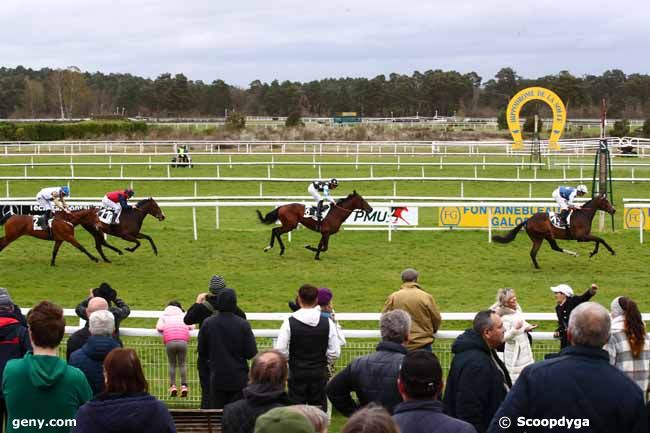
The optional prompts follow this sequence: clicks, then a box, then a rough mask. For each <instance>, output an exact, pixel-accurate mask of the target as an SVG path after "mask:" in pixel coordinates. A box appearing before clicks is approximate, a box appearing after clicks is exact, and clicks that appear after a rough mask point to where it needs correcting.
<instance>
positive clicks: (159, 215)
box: [135, 197, 165, 221]
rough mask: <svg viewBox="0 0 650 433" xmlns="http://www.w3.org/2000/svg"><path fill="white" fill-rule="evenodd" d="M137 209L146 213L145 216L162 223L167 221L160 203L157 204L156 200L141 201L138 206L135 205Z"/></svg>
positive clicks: (150, 198) (151, 198)
mask: <svg viewBox="0 0 650 433" xmlns="http://www.w3.org/2000/svg"><path fill="white" fill-rule="evenodd" d="M135 207H136V208H137V209H139V210H141V211H142V212H144V213H145V214H149V215H151V216H153V217H154V218H156V219H157V220H158V221H162V220H164V219H165V214H164V213H163V211H162V210H161V209H160V206H158V203H156V200H154V199H153V197H149V198H146V199H144V200H140V201H139V202H138V204H136V205H135Z"/></svg>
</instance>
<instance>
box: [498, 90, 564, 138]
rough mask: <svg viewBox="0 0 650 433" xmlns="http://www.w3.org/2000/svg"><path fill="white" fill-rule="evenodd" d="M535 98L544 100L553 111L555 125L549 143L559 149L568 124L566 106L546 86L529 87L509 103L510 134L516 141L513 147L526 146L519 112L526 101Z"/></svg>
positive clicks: (507, 117) (507, 116) (507, 113)
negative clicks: (565, 126) (561, 137)
mask: <svg viewBox="0 0 650 433" xmlns="http://www.w3.org/2000/svg"><path fill="white" fill-rule="evenodd" d="M535 100H537V101H543V102H545V103H546V104H547V105H548V106H549V107H551V111H552V112H553V126H552V127H551V136H550V137H549V139H548V144H549V147H550V148H551V149H552V150H559V149H560V144H559V143H558V141H559V140H560V136H561V135H562V132H563V131H564V125H565V124H566V108H565V107H564V103H563V102H562V100H561V99H560V97H559V96H558V95H557V94H556V93H555V92H553V91H552V90H549V89H545V88H544V87H528V88H526V89H524V90H522V91H520V92H519V93H517V94H516V95H515V96H513V97H512V99H511V100H510V102H509V103H508V109H507V111H506V119H507V121H508V129H510V134H512V139H513V141H514V144H513V145H512V148H513V149H515V150H517V149H522V148H523V147H524V140H523V138H522V135H521V124H520V123H519V113H520V112H521V109H522V107H523V106H524V105H526V103H528V102H530V101H535Z"/></svg>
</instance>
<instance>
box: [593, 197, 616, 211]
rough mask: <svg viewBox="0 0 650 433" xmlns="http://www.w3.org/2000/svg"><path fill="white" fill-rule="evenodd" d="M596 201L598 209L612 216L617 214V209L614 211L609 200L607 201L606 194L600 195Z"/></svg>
mask: <svg viewBox="0 0 650 433" xmlns="http://www.w3.org/2000/svg"><path fill="white" fill-rule="evenodd" d="M594 201H595V203H594V205H595V207H596V209H600V210H604V211H605V212H607V213H608V214H610V215H614V213H616V209H614V206H612V204H611V203H610V202H609V200H607V196H606V195H605V194H598V196H597V197H596V198H595V199H594Z"/></svg>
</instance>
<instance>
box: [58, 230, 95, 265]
mask: <svg viewBox="0 0 650 433" xmlns="http://www.w3.org/2000/svg"><path fill="white" fill-rule="evenodd" d="M64 240H65V241H66V242H68V243H69V244H72V245H74V246H75V247H77V249H78V250H79V251H81V252H82V253H84V254H85V255H87V256H88V258H89V259H90V260H92V261H93V262H95V263H96V262H98V261H99V259H98V258H97V257H95V256H93V255H92V254H90V252H88V250H87V249H86V248H85V247H84V246H83V245H81V244H80V243H79V241H77V240H76V239H75V238H74V236H67V237H66V239H64ZM57 242H58V241H57Z"/></svg>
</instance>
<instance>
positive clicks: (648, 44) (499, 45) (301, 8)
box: [0, 0, 650, 87]
mask: <svg viewBox="0 0 650 433" xmlns="http://www.w3.org/2000/svg"><path fill="white" fill-rule="evenodd" d="M649 51H650V2H649V1H648V0H619V1H615V2H611V1H610V2H604V1H598V0H597V1H593V0H592V1H584V0H564V1H559V0H553V1H546V2H544V1H539V0H535V1H528V0H523V1H522V0H519V1H508V2H506V1H501V0H473V1H467V0H454V1H450V0H429V1H424V0H347V1H345V0H320V1H313V0H312V1H309V0H303V1H295V0H234V1H227V2H224V1H222V0H221V1H220V0H184V1H165V0H156V1H154V0H128V1H127V0H2V12H1V13H0V66H5V67H15V66H17V65H23V66H25V67H31V68H36V69H38V68H41V67H67V66H71V65H74V66H77V67H79V68H80V69H81V70H84V71H91V72H94V71H101V72H105V73H109V72H121V73H131V74H134V75H140V76H145V77H151V78H155V77H156V76H158V75H160V74H161V73H165V72H170V73H172V74H175V73H184V74H185V75H186V76H187V77H188V78H190V79H192V80H203V81H205V82H212V81H213V80H215V79H219V78H220V79H223V80H224V81H226V82H227V83H229V84H235V85H240V86H244V87H246V86H248V84H249V83H250V82H251V81H253V80H255V79H259V80H262V81H266V82H270V81H271V80H273V79H278V80H280V81H283V80H292V81H302V82H304V81H310V80H315V79H322V78H328V77H345V76H350V77H368V78H371V77H374V76H377V75H379V74H386V75H388V74H390V73H391V72H397V73H401V74H408V75H410V74H411V73H412V72H413V71H415V70H418V71H421V72H424V71H426V70H428V69H444V70H457V71H459V72H462V73H466V72H471V71H475V72H477V73H478V74H479V75H480V76H482V77H483V81H487V80H488V79H490V78H492V77H493V76H494V74H495V73H496V72H497V71H498V70H499V69H500V68H502V67H504V66H511V67H513V68H514V69H515V71H517V73H519V74H520V75H522V76H524V77H530V78H532V77H538V76H542V75H546V74H552V73H557V72H559V71H560V70H563V69H566V70H569V71H570V72H571V73H573V74H575V75H583V74H600V73H602V72H603V71H605V70H607V69H614V68H618V69H622V70H623V71H625V72H626V73H632V72H639V73H645V74H647V73H650V56H648V52H649Z"/></svg>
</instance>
